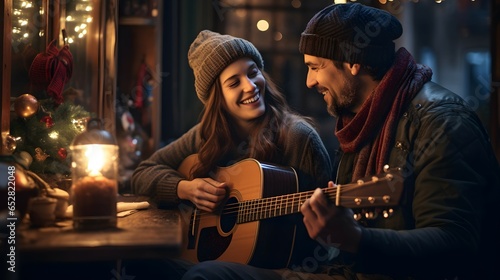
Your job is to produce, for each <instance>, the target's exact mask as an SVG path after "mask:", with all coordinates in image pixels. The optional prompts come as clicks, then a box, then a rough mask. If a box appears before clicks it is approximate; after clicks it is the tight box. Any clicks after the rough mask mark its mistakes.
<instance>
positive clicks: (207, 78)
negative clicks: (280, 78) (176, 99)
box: [188, 30, 264, 104]
mask: <svg viewBox="0 0 500 280" xmlns="http://www.w3.org/2000/svg"><path fill="white" fill-rule="evenodd" d="M242 57H249V58H251V59H253V60H254V61H255V63H256V64H257V67H259V68H260V69H263V68H264V61H263V59H262V56H261V55H260V53H259V51H258V50H257V49H256V48H255V46H254V45H253V44H252V43H250V42H249V41H247V40H245V39H242V38H237V37H233V36H230V35H221V34H219V33H216V32H212V31H210V30H203V31H201V32H200V33H199V34H198V36H197V37H196V39H195V40H194V41H193V43H191V46H190V47H189V51H188V60H189V66H190V67H191V68H192V69H193V73H194V87H195V89H196V94H197V95H198V98H199V99H200V100H201V102H203V104H205V103H206V102H207V100H208V94H209V91H210V88H211V87H212V85H213V84H214V82H215V79H217V77H218V76H219V75H220V73H221V72H222V70H224V68H226V67H227V66H228V65H229V64H231V63H233V62H234V61H236V60H238V59H240V58H242Z"/></svg>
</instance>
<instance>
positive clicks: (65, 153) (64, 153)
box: [57, 148, 68, 159]
mask: <svg viewBox="0 0 500 280" xmlns="http://www.w3.org/2000/svg"><path fill="white" fill-rule="evenodd" d="M57 155H58V156H59V158H61V159H66V157H67V156H68V151H66V149H65V148H59V150H57Z"/></svg>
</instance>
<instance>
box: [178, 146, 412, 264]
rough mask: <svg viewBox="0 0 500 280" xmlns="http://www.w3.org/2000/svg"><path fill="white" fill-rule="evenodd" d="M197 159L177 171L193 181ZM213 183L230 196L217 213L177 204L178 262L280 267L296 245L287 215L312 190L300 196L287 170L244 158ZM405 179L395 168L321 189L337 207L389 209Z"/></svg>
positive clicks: (190, 159) (220, 171) (292, 174)
mask: <svg viewBox="0 0 500 280" xmlns="http://www.w3.org/2000/svg"><path fill="white" fill-rule="evenodd" d="M197 163H198V157H197V154H193V155H191V156H189V157H187V158H186V159H185V160H184V161H183V162H182V164H181V165H180V167H179V168H178V172H179V173H180V174H182V175H183V176H185V177H186V178H189V179H192V178H191V176H190V174H191V169H192V168H193V166H195V165H196V164H197ZM212 178H213V179H214V180H216V181H219V182H226V184H227V185H228V190H229V195H228V197H227V199H226V201H225V203H223V205H222V207H220V210H219V211H218V212H217V213H208V212H206V211H201V210H199V209H195V208H193V207H191V206H188V205H184V204H183V205H181V206H180V209H181V212H182V213H183V214H182V216H183V217H184V219H183V220H184V221H183V222H184V223H185V225H184V230H185V232H184V233H183V234H184V245H183V248H182V253H181V258H182V259H185V260H189V261H191V262H194V263H198V262H202V261H207V260H222V261H231V262H237V263H242V264H250V265H253V266H258V267H263V268H284V267H287V266H288V264H289V263H290V259H291V256H292V251H293V247H294V245H295V233H296V232H295V225H294V224H293V223H291V222H290V220H287V219H284V218H285V216H287V215H290V214H295V213H300V206H301V205H302V203H304V201H305V200H306V199H308V198H309V197H310V196H311V195H312V194H313V192H314V190H311V191H306V192H298V189H299V186H298V179H297V173H296V172H295V170H294V169H293V168H291V167H285V166H278V165H272V164H268V163H263V162H259V161H257V160H255V159H252V158H248V159H244V160H241V161H239V162H237V163H235V164H233V165H230V166H228V167H219V168H217V170H216V172H214V174H213V176H212ZM402 189H403V177H402V175H401V172H400V171H399V170H398V169H393V170H391V169H387V170H385V172H384V173H383V174H379V175H377V176H373V177H370V178H366V180H359V181H358V182H356V183H354V184H345V185H337V186H336V187H334V188H324V189H323V191H324V193H325V194H326V195H327V197H328V198H329V199H330V200H331V201H332V202H334V203H335V205H337V206H343V207H348V208H353V209H362V208H377V207H383V208H386V207H392V206H396V205H397V204H398V203H399V199H400V197H401V194H402Z"/></svg>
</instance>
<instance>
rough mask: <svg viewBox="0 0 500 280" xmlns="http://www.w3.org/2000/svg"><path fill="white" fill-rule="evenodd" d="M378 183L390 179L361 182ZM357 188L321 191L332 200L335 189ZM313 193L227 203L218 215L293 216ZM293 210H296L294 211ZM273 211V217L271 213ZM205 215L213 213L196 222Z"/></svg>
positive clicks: (343, 188) (344, 187)
mask: <svg viewBox="0 0 500 280" xmlns="http://www.w3.org/2000/svg"><path fill="white" fill-rule="evenodd" d="M378 181H390V179H388V178H385V177H383V178H378V179H377V180H376V181H369V182H363V184H364V185H367V184H375V183H377V182H378ZM358 187H359V184H346V185H337V186H336V187H334V188H324V189H322V190H323V192H324V193H325V194H326V195H327V196H328V198H329V199H331V200H334V199H335V198H336V196H337V193H338V192H339V190H338V189H337V188H340V193H343V192H347V191H350V190H352V189H355V188H358ZM313 193H314V190H310V191H305V192H301V193H292V194H286V195H281V196H275V197H266V198H259V199H251V200H245V201H241V202H236V203H229V204H226V207H224V209H223V211H222V212H221V213H220V215H233V214H239V213H240V212H242V214H241V215H240V216H243V217H247V218H250V219H244V220H245V221H246V220H248V221H251V220H256V219H258V217H260V218H262V214H269V215H264V218H271V217H277V216H283V215H287V214H293V213H297V212H299V211H300V206H301V205H302V204H303V203H304V201H305V200H306V199H308V198H309V197H311V195H312V194H313ZM343 197H344V198H347V199H354V198H356V196H343ZM278 204H279V205H284V207H280V208H276V207H273V206H276V205H278ZM283 209H284V211H285V212H284V213H283V211H282V210H283ZM294 209H296V210H295V211H294ZM289 210H290V211H291V212H290V213H289V212H288V211H289ZM273 211H274V215H273V214H272V213H271V212H273ZM246 212H248V213H246ZM278 212H279V214H278ZM207 215H213V213H209V212H205V211H202V212H201V213H199V214H198V215H197V218H196V220H200V219H202V218H204V216H207Z"/></svg>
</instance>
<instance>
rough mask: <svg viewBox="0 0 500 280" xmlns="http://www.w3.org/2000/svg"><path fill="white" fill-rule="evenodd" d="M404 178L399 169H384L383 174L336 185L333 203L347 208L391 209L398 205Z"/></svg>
mask: <svg viewBox="0 0 500 280" xmlns="http://www.w3.org/2000/svg"><path fill="white" fill-rule="evenodd" d="M403 182H404V178H403V175H402V172H401V169H400V168H392V169H391V168H385V169H384V172H383V173H381V174H377V175H374V176H370V177H365V178H363V179H360V180H358V181H357V182H356V183H351V184H345V185H337V187H336V190H335V192H336V193H335V196H336V197H335V203H336V205H339V206H344V207H347V208H353V209H357V208H373V207H392V206H396V205H398V204H399V201H400V199H401V194H402V193H403V185H404V184H403Z"/></svg>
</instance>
